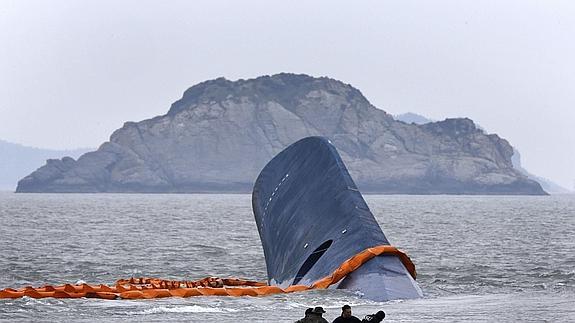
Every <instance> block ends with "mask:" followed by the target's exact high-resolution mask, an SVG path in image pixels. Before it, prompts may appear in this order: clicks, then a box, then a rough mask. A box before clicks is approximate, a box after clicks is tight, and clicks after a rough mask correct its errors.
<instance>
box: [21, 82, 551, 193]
mask: <svg viewBox="0 0 575 323" xmlns="http://www.w3.org/2000/svg"><path fill="white" fill-rule="evenodd" d="M307 136H325V137H327V138H328V139H330V140H331V142H332V143H333V144H334V145H335V147H336V148H337V149H338V151H339V153H340V154H341V156H342V158H343V160H344V162H345V164H346V165H347V167H348V169H349V171H350V174H351V176H352V177H353V179H354V180H355V181H356V183H357V184H358V186H359V188H360V189H361V190H362V191H363V192H378V193H406V194H545V192H544V191H543V190H542V189H541V186H540V185H539V184H538V183H537V182H535V181H533V180H530V179H528V178H527V177H526V176H525V175H523V174H522V173H521V172H519V171H517V170H516V169H514V168H513V165H512V162H511V156H512V155H513V148H512V147H511V145H510V144H509V143H508V142H507V141H506V140H504V139H502V138H500V137H499V136H497V135H495V134H485V133H484V132H483V131H482V130H480V129H478V128H477V127H476V126H475V124H474V123H473V121H471V120H469V119H466V118H464V119H447V120H444V121H440V122H434V123H428V124H424V125H415V124H406V123H403V122H400V121H395V120H394V119H393V117H392V116H391V115H389V114H387V113H386V112H384V111H383V110H380V109H377V108H375V107H374V106H372V105H371V104H370V103H369V102H368V100H367V99H366V98H365V97H364V96H363V95H362V94H361V93H360V92H359V91H358V90H357V89H355V88H353V87H352V86H350V85H347V84H344V83H342V82H339V81H337V80H333V79H329V78H313V77H310V76H307V75H294V74H278V75H274V76H262V77H259V78H256V79H250V80H239V81H235V82H232V81H228V80H226V79H223V78H219V79H216V80H211V81H207V82H203V83H200V84H198V85H195V86H193V87H191V88H190V89H188V90H187V91H185V93H184V95H183V97H182V99H180V100H179V101H177V102H175V103H174V104H173V105H172V106H171V108H170V110H169V112H168V113H167V114H166V115H163V116H158V117H155V118H152V119H148V120H144V121H140V122H127V123H125V124H124V126H123V127H122V128H120V129H118V130H116V131H115V132H114V133H113V134H112V135H111V137H110V141H109V142H105V143H104V144H102V145H101V146H100V147H99V148H98V150H97V151H94V152H89V153H86V154H84V155H82V156H81V157H80V158H79V159H78V160H74V159H72V158H70V157H64V158H62V159H61V160H54V159H52V160H48V161H47V163H46V165H44V166H42V167H41V168H39V169H38V170H36V171H35V172H33V173H32V174H30V175H28V176H27V177H25V178H24V179H22V180H21V181H20V182H19V183H18V188H17V192H249V191H250V190H251V189H252V186H253V183H254V181H255V179H256V177H257V175H258V174H259V172H260V171H261V169H262V167H263V166H264V165H265V164H266V163H267V162H268V161H269V160H270V159H271V158H272V157H273V156H274V155H275V154H277V153H278V152H280V151H281V150H282V149H284V148H285V147H287V146H288V145H290V144H292V143H294V142H295V141H297V140H299V139H301V138H304V137H307Z"/></svg>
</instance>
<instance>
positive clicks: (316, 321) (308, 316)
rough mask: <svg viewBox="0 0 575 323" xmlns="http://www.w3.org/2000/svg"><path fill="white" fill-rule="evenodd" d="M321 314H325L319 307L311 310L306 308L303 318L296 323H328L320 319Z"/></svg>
mask: <svg viewBox="0 0 575 323" xmlns="http://www.w3.org/2000/svg"><path fill="white" fill-rule="evenodd" d="M323 313H325V311H324V310H323V307H321V306H317V307H315V308H313V309H312V308H308V309H307V310H305V317H304V318H303V319H300V320H298V321H296V323H329V322H328V321H327V320H326V319H324V318H323V317H322V316H323Z"/></svg>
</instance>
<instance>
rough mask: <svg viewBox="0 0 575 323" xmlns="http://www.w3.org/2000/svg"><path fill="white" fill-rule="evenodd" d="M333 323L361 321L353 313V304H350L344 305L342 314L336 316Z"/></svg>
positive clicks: (358, 322) (357, 322) (359, 322)
mask: <svg viewBox="0 0 575 323" xmlns="http://www.w3.org/2000/svg"><path fill="white" fill-rule="evenodd" d="M333 323H361V321H360V320H359V319H358V318H357V317H355V316H353V315H351V306H349V305H344V306H342V308H341V316H338V317H336V319H335V320H333Z"/></svg>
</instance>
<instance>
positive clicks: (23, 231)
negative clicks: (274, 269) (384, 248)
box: [0, 193, 575, 322]
mask: <svg viewBox="0 0 575 323" xmlns="http://www.w3.org/2000/svg"><path fill="white" fill-rule="evenodd" d="M366 200H367V202H368V204H369V206H370V208H371V210H372V212H373V213H374V215H375V216H376V218H377V220H378V221H379V222H380V224H381V226H382V228H383V231H384V232H385V233H386V235H387V237H388V239H389V240H390V241H391V242H392V243H393V244H394V245H396V246H398V247H399V248H401V249H403V250H405V251H407V253H408V254H409V255H410V257H411V258H412V260H413V261H414V263H415V264H416V266H417V271H418V282H419V284H420V286H421V288H422V290H423V292H424V294H425V297H424V298H423V299H419V300H409V301H394V302H385V303H378V302H372V301H369V300H366V299H363V298H361V295H360V294H358V293H353V292H349V291H343V290H316V291H311V292H304V293H294V294H289V295H273V296H269V297H242V298H233V297H228V298H225V297H194V298H190V299H178V298H172V299H159V300H142V301H105V300H93V299H72V300H59V299H40V300H36V299H31V298H26V297H25V298H22V299H17V300H0V320H8V321H19V320H21V321H34V320H46V321H81V320H88V321H90V320H96V319H97V320H103V321H126V320H128V321H131V320H133V321H141V320H153V321H173V320H184V321H191V322H194V321H202V322H211V321H217V322H272V321H273V322H293V321H295V320H296V319H298V318H300V317H301V316H302V315H303V312H304V311H305V309H306V308H308V307H315V306H323V307H324V308H325V309H326V311H327V313H326V317H327V318H328V319H329V320H332V319H333V318H335V317H336V316H337V315H339V312H340V307H341V306H342V305H343V304H350V305H351V306H352V309H353V311H354V313H355V314H356V315H357V316H363V315H366V314H371V313H374V312H376V311H378V310H380V309H383V310H385V311H386V312H387V313H388V317H387V318H386V321H396V322H399V321H403V322H410V321H426V320H427V321H446V322H453V321H507V322H509V321H538V320H539V321H555V322H557V321H558V322H561V321H566V322H568V321H575V312H574V309H573V306H572V304H574V303H575V271H574V270H573V264H575V253H573V250H575V240H573V238H572V234H573V232H575V217H574V216H573V215H574V214H575V197H574V196H551V197H505V196H503V197H502V196H489V197H481V196H374V195H370V196H366ZM0 237H1V238H0V239H1V243H0V255H2V257H0V288H4V287H23V286H27V285H34V286H42V285H44V284H61V283H66V282H71V283H74V282H77V281H85V282H87V283H89V284H96V283H108V284H110V283H113V282H114V281H115V280H116V279H118V278H126V277H131V276H152V277H161V278H167V279H189V280H193V279H199V278H203V277H205V276H208V275H217V276H226V277H227V276H231V277H240V278H245V279H250V280H265V279H266V269H265V262H264V258H263V252H262V248H261V244H260V241H259V237H258V234H257V230H256V228H255V224H254V220H253V215H252V212H251V203H250V196H249V195H138V194H133V195H132V194H129V195H128V194H126V195H114V194H95V195H90V194H80V195H77V194H69V195H68V194H66V195H58V194H7V193H0Z"/></svg>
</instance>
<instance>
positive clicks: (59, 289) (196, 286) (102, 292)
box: [0, 245, 416, 299]
mask: <svg viewBox="0 0 575 323" xmlns="http://www.w3.org/2000/svg"><path fill="white" fill-rule="evenodd" d="M377 256H394V257H398V258H399V259H400V260H401V262H402V263H403V265H404V266H405V268H407V270H408V271H409V273H410V275H411V276H412V277H413V279H415V277H416V271H415V265H414V264H413V263H412V262H411V259H409V257H408V256H407V255H406V254H405V253H404V252H402V251H400V250H398V249H397V248H395V247H393V246H390V245H381V246H376V247H372V248H368V249H365V250H363V251H361V252H360V253H358V254H356V255H354V256H353V257H351V258H349V259H347V260H346V261H344V262H343V263H342V264H341V265H340V266H339V267H338V268H337V269H336V270H334V271H333V273H332V274H331V275H329V276H326V277H324V278H322V279H319V280H317V281H315V282H314V283H313V284H311V285H309V286H305V285H292V286H289V287H287V288H285V289H282V288H280V287H277V286H269V285H268V284H266V283H262V282H257V281H249V280H241V279H237V278H217V277H207V278H204V279H201V280H197V281H176V280H164V279H157V278H130V279H120V280H118V281H116V284H115V285H114V286H107V285H102V284H101V285H88V284H81V285H70V284H65V285H59V286H49V285H48V286H44V287H38V288H34V287H30V286H27V287H24V288H21V289H18V290H16V289H12V288H6V289H3V290H0V298H20V297H24V296H28V297H31V298H45V297H54V298H79V297H87V298H101V299H149V298H162V297H192V296H263V295H272V294H281V293H293V292H300V291H304V290H310V289H325V288H328V287H329V286H331V285H333V284H335V283H337V282H339V281H341V280H342V279H343V278H345V277H346V276H347V275H348V274H350V273H352V272H353V271H355V270H357V269H358V268H359V267H361V266H362V265H363V264H365V263H366V262H368V261H369V260H370V259H372V258H374V257H377Z"/></svg>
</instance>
